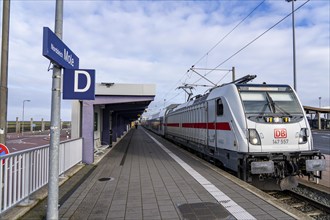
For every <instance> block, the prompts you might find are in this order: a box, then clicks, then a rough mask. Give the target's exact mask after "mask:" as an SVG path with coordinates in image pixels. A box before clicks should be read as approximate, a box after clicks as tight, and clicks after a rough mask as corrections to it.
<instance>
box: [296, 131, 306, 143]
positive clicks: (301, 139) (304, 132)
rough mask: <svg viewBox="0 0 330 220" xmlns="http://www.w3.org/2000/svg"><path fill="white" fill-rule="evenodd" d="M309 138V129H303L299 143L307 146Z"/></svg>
mask: <svg viewBox="0 0 330 220" xmlns="http://www.w3.org/2000/svg"><path fill="white" fill-rule="evenodd" d="M307 137H308V129H307V128H302V129H301V130H300V133H299V139H298V143H299V144H305V143H306V142H307V139H308V138H307Z"/></svg>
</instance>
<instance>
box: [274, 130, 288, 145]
mask: <svg viewBox="0 0 330 220" xmlns="http://www.w3.org/2000/svg"><path fill="white" fill-rule="evenodd" d="M274 138H275V139H273V144H287V143H289V139H287V132H286V129H285V128H276V129H274Z"/></svg>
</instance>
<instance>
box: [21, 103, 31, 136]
mask: <svg viewBox="0 0 330 220" xmlns="http://www.w3.org/2000/svg"><path fill="white" fill-rule="evenodd" d="M30 101H31V100H28V99H27V100H23V114H22V136H23V133H24V104H25V102H30Z"/></svg>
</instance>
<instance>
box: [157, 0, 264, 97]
mask: <svg viewBox="0 0 330 220" xmlns="http://www.w3.org/2000/svg"><path fill="white" fill-rule="evenodd" d="M265 1H266V0H263V1H262V2H260V3H259V4H258V5H257V6H256V7H255V8H254V9H253V10H252V11H251V12H250V13H249V14H248V15H247V16H245V17H244V18H243V19H242V20H241V21H240V22H239V23H238V24H236V25H235V27H234V28H232V29H231V30H230V31H229V32H228V33H227V34H226V35H225V36H223V37H222V38H221V39H220V40H219V41H218V42H217V43H216V44H215V45H214V46H213V47H211V48H210V49H209V50H208V51H207V52H206V54H205V55H203V56H202V57H201V58H199V59H198V60H197V61H196V62H195V64H194V65H197V64H198V63H199V62H200V61H201V60H202V59H204V58H205V57H206V56H208V55H209V53H210V52H212V51H213V50H214V49H215V48H216V47H217V46H218V45H219V44H220V43H221V42H222V41H223V40H225V39H226V38H227V37H228V36H229V35H230V34H231V33H232V32H233V31H234V30H235V29H237V28H238V27H239V26H240V25H241V24H242V23H243V22H244V21H245V20H246V19H247V18H249V17H250V16H251V15H252V14H253V13H254V12H255V11H256V10H257V9H258V8H259V7H260V6H261V5H262V4H263V3H264V2H265ZM188 73H189V70H188V71H187V72H186V73H185V74H184V75H183V77H181V79H179V80H178V81H177V82H176V83H175V86H174V88H172V89H170V90H168V92H167V93H166V94H165V95H164V96H163V98H162V99H161V100H164V99H165V98H166V97H167V96H168V95H169V93H170V91H172V90H173V89H175V88H177V87H178V85H179V84H180V83H183V84H185V83H186V82H187V80H188V78H190V77H187V75H186V74H188ZM226 75H227V74H226ZM184 77H186V79H185V80H184V82H182V80H183V78H184ZM198 81H199V80H198ZM198 81H197V82H198ZM195 83H196V82H195ZM195 83H194V84H195ZM178 95H179V94H178ZM178 95H176V96H174V97H173V98H171V99H166V100H167V102H169V101H171V100H173V99H174V98H176V97H177V96H178Z"/></svg>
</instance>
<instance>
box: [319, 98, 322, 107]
mask: <svg viewBox="0 0 330 220" xmlns="http://www.w3.org/2000/svg"><path fill="white" fill-rule="evenodd" d="M321 99H322V97H319V107H320V108H321Z"/></svg>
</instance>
